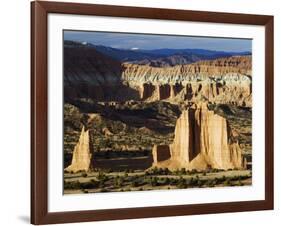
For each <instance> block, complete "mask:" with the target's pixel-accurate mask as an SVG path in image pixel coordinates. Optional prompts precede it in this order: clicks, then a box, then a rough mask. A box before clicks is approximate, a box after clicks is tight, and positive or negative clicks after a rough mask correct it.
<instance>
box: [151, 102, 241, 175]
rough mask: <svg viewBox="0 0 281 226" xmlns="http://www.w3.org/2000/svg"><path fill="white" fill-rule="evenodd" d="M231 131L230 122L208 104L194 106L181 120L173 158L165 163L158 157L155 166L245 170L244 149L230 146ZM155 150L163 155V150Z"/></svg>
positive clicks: (233, 145) (171, 151)
mask: <svg viewBox="0 0 281 226" xmlns="http://www.w3.org/2000/svg"><path fill="white" fill-rule="evenodd" d="M229 131H230V128H229V127H228V125H227V121H226V119H225V118H223V117H221V116H219V115H217V114H215V113H214V112H213V111H209V110H208V107H207V104H201V105H197V106H195V105H194V106H192V107H190V108H189V109H187V110H185V111H183V112H182V114H181V116H180V117H179V119H178V120H177V123H176V128H175V138H174V141H173V143H172V144H171V145H169V146H168V147H169V151H170V155H171V157H170V158H169V159H168V160H164V161H159V160H158V158H157V161H154V164H153V166H157V167H167V168H169V169H179V168H186V169H197V170H203V169H208V168H216V169H233V168H242V167H243V161H242V153H241V149H240V147H239V144H237V143H232V144H230V143H228V140H229V139H228V138H229ZM154 149H155V150H158V152H157V155H158V156H161V153H159V152H160V151H161V148H159V149H158V147H154ZM165 152H167V150H165ZM154 154H155V152H153V155H154Z"/></svg>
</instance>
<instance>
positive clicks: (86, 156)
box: [65, 126, 92, 173]
mask: <svg viewBox="0 0 281 226" xmlns="http://www.w3.org/2000/svg"><path fill="white" fill-rule="evenodd" d="M91 159H92V153H91V150H90V137H89V130H87V131H85V128H84V126H83V128H82V131H81V134H80V138H79V141H78V143H77V144H76V145H75V148H74V151H73V155H72V162H71V165H69V166H68V167H67V168H65V170H66V171H68V172H74V173H76V172H78V171H82V170H85V171H88V170H89V169H90V166H91Z"/></svg>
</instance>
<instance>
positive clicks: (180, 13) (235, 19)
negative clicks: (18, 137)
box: [31, 1, 274, 224]
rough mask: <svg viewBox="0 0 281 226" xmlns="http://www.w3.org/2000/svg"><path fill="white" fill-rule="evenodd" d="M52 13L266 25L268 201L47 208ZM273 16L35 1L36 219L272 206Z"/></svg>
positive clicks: (33, 212)
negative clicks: (48, 67)
mask: <svg viewBox="0 0 281 226" xmlns="http://www.w3.org/2000/svg"><path fill="white" fill-rule="evenodd" d="M49 13H61V14H77V15H97V16H114V17H125V18H146V19H161V20H175V21H198V22H211V23H228V24H248V25H262V26H265V79H264V81H265V100H266V101H265V122H264V123H265V147H264V151H265V200H257V201H242V202H227V203H210V204H192V205H176V206H161V207H140V208H125V209H107V210H89V211H73V212H56V213H53V212H52V213H50V212H48V186H47V185H48V179H47V178H48V177H47V176H48V175H47V174H48V170H47V167H48V163H47V159H48V158H47V157H48V132H47V131H48V115H47V112H48V111H47V110H48V92H47V90H48V87H47V79H48V73H47V64H48V62H47V48H48V46H47V37H48V36H47V25H48V20H47V16H48V14H49ZM273 200H274V198H273V16H265V15H248V14H233V13H216V12H202V11H188V10H173V9H158V8H139V7H123V6H109V5H92V4H77V3H61V2H45V1H44V2H41V1H35V2H32V3H31V223H32V224H51V223H67V222H84V221H99V220H115V219H130V218H146V217H163V216H180V215H191V214H207V213H225V212H236V211H254V210H270V209H273Z"/></svg>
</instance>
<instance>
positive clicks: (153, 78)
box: [122, 56, 252, 106]
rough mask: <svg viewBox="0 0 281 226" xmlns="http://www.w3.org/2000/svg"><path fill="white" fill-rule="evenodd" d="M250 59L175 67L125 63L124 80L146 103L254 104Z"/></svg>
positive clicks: (246, 57) (200, 62) (232, 59)
mask: <svg viewBox="0 0 281 226" xmlns="http://www.w3.org/2000/svg"><path fill="white" fill-rule="evenodd" d="M251 73H252V72H251V57H250V56H243V57H229V58H222V59H217V60H209V61H199V62H197V63H193V64H188V65H177V66H174V67H164V68H159V67H151V66H147V65H136V64H124V65H123V71H122V80H123V81H127V82H128V85H129V86H130V87H131V88H133V89H137V90H138V91H139V95H140V99H142V100H145V101H157V100H171V101H184V100H188V101H192V102H195V103H196V102H201V101H204V100H207V101H211V102H215V103H231V104H236V105H239V106H251V105H252V102H251V100H252V77H251Z"/></svg>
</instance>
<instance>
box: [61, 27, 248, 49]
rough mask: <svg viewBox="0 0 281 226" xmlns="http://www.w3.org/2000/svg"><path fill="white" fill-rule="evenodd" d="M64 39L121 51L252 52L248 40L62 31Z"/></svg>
mask: <svg viewBox="0 0 281 226" xmlns="http://www.w3.org/2000/svg"><path fill="white" fill-rule="evenodd" d="M64 39H65V40H72V41H80V42H88V43H92V44H95V45H104V46H110V47H113V48H122V49H147V50H148V49H162V48H170V49H208V50H217V51H231V52H241V51H252V41H251V40H250V39H231V38H203V37H191V36H171V35H144V34H129V33H113V32H93V31H90V32H85V31H64Z"/></svg>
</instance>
